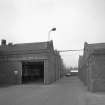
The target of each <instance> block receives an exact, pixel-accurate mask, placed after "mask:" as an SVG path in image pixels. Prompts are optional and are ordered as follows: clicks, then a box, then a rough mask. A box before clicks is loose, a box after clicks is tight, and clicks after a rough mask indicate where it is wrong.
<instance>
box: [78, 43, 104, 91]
mask: <svg viewBox="0 0 105 105" xmlns="http://www.w3.org/2000/svg"><path fill="white" fill-rule="evenodd" d="M78 65H79V78H80V79H81V80H82V81H83V83H84V84H85V85H86V86H87V87H88V90H89V91H92V92H97V91H105V43H96V44H88V43H85V44H84V54H83V56H80V57H79V64H78Z"/></svg>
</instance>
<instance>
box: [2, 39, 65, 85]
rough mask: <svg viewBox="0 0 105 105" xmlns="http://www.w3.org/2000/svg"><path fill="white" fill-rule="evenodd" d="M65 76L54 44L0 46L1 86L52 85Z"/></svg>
mask: <svg viewBox="0 0 105 105" xmlns="http://www.w3.org/2000/svg"><path fill="white" fill-rule="evenodd" d="M62 75H63V63H62V59H61V56H60V55H59V53H58V52H57V51H55V50H54V48H53V42H52V41H49V42H40V43H22V44H12V43H9V44H8V45H7V44H6V40H2V43H1V46H0V84H22V83H25V82H29V81H31V82H32V81H33V82H36V81H40V82H41V83H43V84H49V83H52V82H54V81H56V80H58V79H60V78H61V77H62Z"/></svg>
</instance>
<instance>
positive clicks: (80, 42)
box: [0, 0, 105, 66]
mask: <svg viewBox="0 0 105 105" xmlns="http://www.w3.org/2000/svg"><path fill="white" fill-rule="evenodd" d="M52 27H56V28H57V30H56V32H51V39H52V40H53V42H54V47H55V49H58V50H69V49H82V48H83V46H84V42H85V41H87V42H88V43H100V42H105V0H0V39H6V40H7V42H13V43H27V42H39V41H47V40H48V31H49V30H50V29H51V28H52ZM80 53H81V52H65V53H61V55H62V57H63V58H64V62H65V64H66V65H67V66H71V65H72V66H76V65H77V59H78V54H80Z"/></svg>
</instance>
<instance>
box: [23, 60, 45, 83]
mask: <svg viewBox="0 0 105 105" xmlns="http://www.w3.org/2000/svg"><path fill="white" fill-rule="evenodd" d="M22 83H23V84H25V83H44V61H38V62H29V61H27V62H26V61H24V62H22Z"/></svg>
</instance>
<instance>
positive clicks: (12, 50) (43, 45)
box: [0, 42, 50, 55]
mask: <svg viewBox="0 0 105 105" xmlns="http://www.w3.org/2000/svg"><path fill="white" fill-rule="evenodd" d="M49 43H50V42H38V43H20V44H14V45H6V46H0V55H4V54H17V53H19V52H27V51H28V52H32V51H39V50H45V49H47V48H48V46H49Z"/></svg>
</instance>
